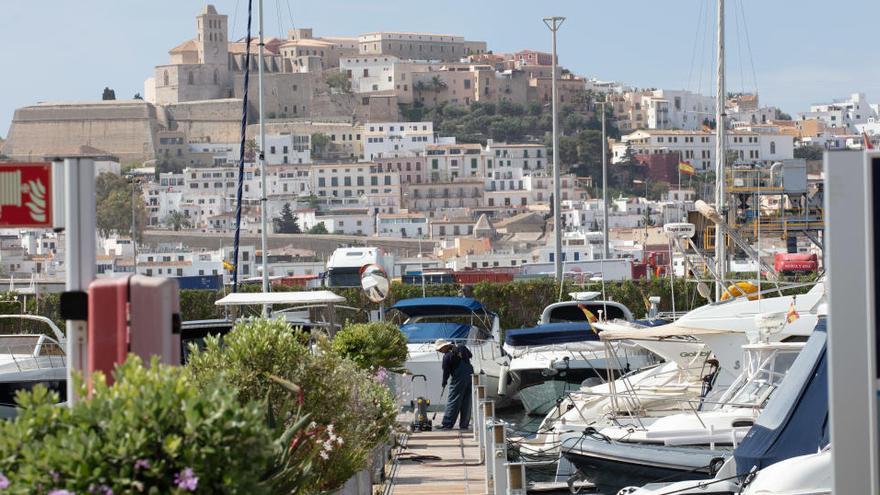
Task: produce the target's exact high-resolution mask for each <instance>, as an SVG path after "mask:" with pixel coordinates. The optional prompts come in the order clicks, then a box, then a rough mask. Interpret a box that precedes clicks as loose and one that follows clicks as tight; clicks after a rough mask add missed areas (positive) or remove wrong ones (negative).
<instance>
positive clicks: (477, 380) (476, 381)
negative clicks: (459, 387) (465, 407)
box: [471, 373, 483, 442]
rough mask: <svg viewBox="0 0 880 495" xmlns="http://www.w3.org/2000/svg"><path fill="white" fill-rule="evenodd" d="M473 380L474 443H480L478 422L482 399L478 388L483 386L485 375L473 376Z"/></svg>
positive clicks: (472, 413)
mask: <svg viewBox="0 0 880 495" xmlns="http://www.w3.org/2000/svg"><path fill="white" fill-rule="evenodd" d="M471 380H472V382H471V383H472V384H473V386H472V387H471V419H472V420H473V421H474V425H475V426H474V441H475V442H476V441H478V440H479V439H480V433H479V432H478V431H477V427H476V424H477V423H476V421H477V417H478V416H479V413H480V397H479V395H477V394H478V393H479V390H477V389H478V388H480V385H482V384H483V375H481V374H479V373H474V374H473V375H471Z"/></svg>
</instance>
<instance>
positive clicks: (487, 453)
mask: <svg viewBox="0 0 880 495" xmlns="http://www.w3.org/2000/svg"><path fill="white" fill-rule="evenodd" d="M481 407H482V408H483V417H484V422H483V424H481V425H480V427H482V429H483V431H485V439H486V443H485V445H484V448H483V457H484V458H485V459H486V493H487V494H488V493H490V492H489V482H490V481H491V479H492V474H493V473H494V471H493V467H492V466H493V461H494V460H495V435H493V430H492V429H493V428H494V426H495V401H492V400H484V401H483V402H482V405H481Z"/></svg>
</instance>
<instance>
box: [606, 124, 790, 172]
mask: <svg viewBox="0 0 880 495" xmlns="http://www.w3.org/2000/svg"><path fill="white" fill-rule="evenodd" d="M629 147H631V148H632V151H633V153H635V154H637V155H653V154H659V153H679V154H680V156H681V159H683V160H685V161H687V162H689V163H690V164H691V165H693V166H694V168H696V169H697V170H714V169H715V133H710V132H702V131H673V130H639V131H636V132H633V133H631V134H627V135H625V136H622V137H621V141H620V142H617V143H614V144H613V145H612V146H611V163H620V162H621V161H623V160H624V157H625V156H626V152H627V148H629ZM727 149H728V150H729V151H732V152H735V153H736V154H737V157H738V160H739V161H742V162H756V161H777V160H790V159H792V158H794V136H792V135H789V134H780V133H779V132H778V131H776V132H773V131H772V129H768V128H762V129H760V132H758V131H757V130H733V131H730V132H729V133H728V134H727Z"/></svg>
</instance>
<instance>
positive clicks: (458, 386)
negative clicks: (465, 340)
mask: <svg viewBox="0 0 880 495" xmlns="http://www.w3.org/2000/svg"><path fill="white" fill-rule="evenodd" d="M434 349H436V350H437V352H442V353H443V354H444V356H443V388H444V389H445V388H446V384H447V382H448V383H449V397H448V400H447V401H446V412H445V413H444V414H443V424H442V425H441V426H440V427H439V428H438V429H440V430H451V429H452V428H453V426H455V420H456V419H458V426H459V428H461V429H462V430H466V429H468V426H469V425H470V422H471V375H473V373H474V367H473V366H471V357H472V354H471V351H470V349H468V348H467V347H465V345H464V344H458V345H455V344H453V343H452V342H450V341H448V340H446V339H437V341H436V342H434Z"/></svg>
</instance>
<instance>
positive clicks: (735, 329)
mask: <svg viewBox="0 0 880 495" xmlns="http://www.w3.org/2000/svg"><path fill="white" fill-rule="evenodd" d="M824 299H825V290H824V284H822V283H817V284H816V285H815V286H814V287H812V288H811V289H810V291H809V292H807V293H806V294H802V295H799V296H797V297H792V296H784V297H771V298H766V299H759V300H749V299H748V298H745V297H743V298H739V299H731V300H727V301H724V302H720V303H713V304H709V305H706V306H702V307H700V308H697V309H694V310H692V311H690V312H688V313H687V314H685V315H684V316H682V317H681V318H679V319H677V320H676V321H674V322H671V323H669V324H667V325H663V326H658V327H655V328H644V327H643V326H641V325H638V324H636V323H635V322H621V321H618V320H615V321H609V322H601V323H598V324H596V326H597V328H599V329H600V332H599V336H600V340H607V341H609V342H613V341H618V340H631V341H635V342H638V344H639V345H640V346H642V347H644V348H646V349H648V350H650V351H651V352H653V353H654V354H657V355H659V356H662V357H663V359H664V360H665V361H666V362H665V363H664V364H661V365H659V366H657V367H654V368H649V369H645V370H642V371H639V372H637V373H633V374H630V375H626V376H624V377H621V378H619V379H618V380H615V381H614V382H611V383H607V384H603V385H598V386H593V387H582V388H581V390H579V391H575V392H572V393H570V394H569V396H568V397H567V398H565V399H564V400H563V401H562V402H561V403H560V405H559V406H558V407H557V408H553V409H551V410H550V412H549V413H548V414H547V416H546V417H545V419H544V422H543V423H542V425H541V428H540V430H539V431H542V432H550V431H557V432H558V431H564V430H566V429H577V428H580V427H581V426H596V424H597V423H599V424H604V425H607V424H609V423H610V419H611V418H613V417H615V416H616V415H623V416H627V417H631V416H648V417H651V416H655V417H656V416H665V415H667V414H674V413H677V412H680V409H679V407H678V406H676V404H681V403H682V400H684V399H689V400H693V399H696V398H699V397H704V398H705V397H706V396H708V395H709V394H715V395H716V396H717V395H719V394H721V393H723V392H724V391H725V390H726V389H727V388H728V387H729V386H730V385H731V384H732V383H733V382H734V380H736V378H737V377H738V376H739V375H740V372H741V370H742V361H741V359H740V358H741V356H742V346H743V345H746V344H748V343H749V341H750V336H751V340H755V338H756V336H757V333H758V331H759V329H758V321H759V320H760V317H761V315H766V314H777V315H778V314H780V313H785V312H787V311H790V310H791V308H792V306H794V308H795V310H796V311H797V313H798V315H799V318H798V319H796V320H795V321H793V322H791V323H788V324H786V325H785V326H784V327H782V328H781V329H777V330H778V331H777V332H776V333H773V334H770V335H767V336H766V340H767V341H768V342H779V341H803V340H806V339H807V337H808V336H809V335H810V334H811V333H812V331H813V328H815V327H816V325H817V322H818V319H819V314H820V312H822V311H824V309H823V308H824V304H823V302H824ZM765 310H766V311H765ZM756 317H757V318H756ZM612 392H615V393H614V394H612ZM621 394H622V396H623V398H625V400H620V399H619V398H620V397H621ZM615 397H617V398H615ZM670 406H671V407H670ZM557 422H559V423H560V424H559V425H557V424H556V423H557ZM562 425H566V426H565V428H562V427H561V426H562ZM553 443H556V442H555V440H553Z"/></svg>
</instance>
